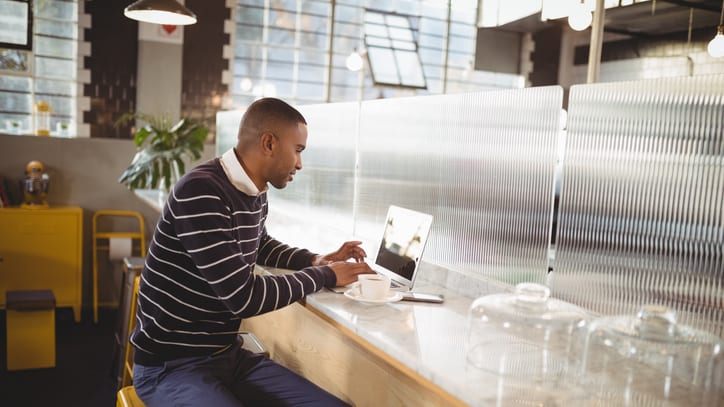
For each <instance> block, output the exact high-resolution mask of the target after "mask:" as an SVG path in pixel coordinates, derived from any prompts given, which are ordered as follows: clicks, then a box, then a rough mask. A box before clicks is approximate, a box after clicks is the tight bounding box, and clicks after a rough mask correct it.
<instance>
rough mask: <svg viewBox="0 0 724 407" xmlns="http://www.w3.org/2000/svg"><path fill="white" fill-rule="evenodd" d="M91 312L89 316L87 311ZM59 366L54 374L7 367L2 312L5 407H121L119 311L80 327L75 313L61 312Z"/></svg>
mask: <svg viewBox="0 0 724 407" xmlns="http://www.w3.org/2000/svg"><path fill="white" fill-rule="evenodd" d="M86 311H87V312H86ZM55 319H56V321H55V322H56V330H55V332H56V366H55V367H54V368H49V369H34V370H19V371H12V372H8V371H7V368H6V363H5V360H6V346H5V311H4V310H3V311H0V406H3V407H35V406H44V407H45V406H54V407H55V406H61V407H65V406H68V407H70V406H72V407H85V406H88V407H113V406H115V405H116V404H115V403H116V379H115V375H116V373H115V360H114V359H115V358H114V351H115V340H114V332H115V329H116V310H115V309H100V310H99V318H98V323H97V324H94V323H93V320H92V313H91V310H90V309H88V310H83V315H82V319H81V322H80V323H76V322H75V321H73V312H72V310H71V309H70V308H67V309H65V308H59V309H57V310H56V316H55Z"/></svg>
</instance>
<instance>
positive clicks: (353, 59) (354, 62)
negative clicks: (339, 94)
mask: <svg viewBox="0 0 724 407" xmlns="http://www.w3.org/2000/svg"><path fill="white" fill-rule="evenodd" d="M345 64H346V65H347V69H349V70H350V71H352V72H357V71H359V70H360V69H362V65H363V64H364V61H362V55H360V54H359V52H357V50H354V51H352V53H351V54H349V56H348V57H347V60H346V61H345Z"/></svg>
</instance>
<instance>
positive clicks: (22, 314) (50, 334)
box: [5, 290, 55, 370]
mask: <svg viewBox="0 0 724 407" xmlns="http://www.w3.org/2000/svg"><path fill="white" fill-rule="evenodd" d="M5 295H6V302H5V303H6V304H7V306H6V307H7V312H6V319H5V326H6V335H7V338H6V339H7V369H8V370H23V369H38V368H47V367H55V296H54V295H53V291H51V290H20V291H7V292H6V294H5Z"/></svg>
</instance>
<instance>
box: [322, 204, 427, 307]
mask: <svg viewBox="0 0 724 407" xmlns="http://www.w3.org/2000/svg"><path fill="white" fill-rule="evenodd" d="M431 227H432V215H428V214H426V213H422V212H417V211H413V210H411V209H406V208H401V207H399V206H395V205H391V206H390V207H389V209H388V210H387V218H386V219H385V224H384V228H383V230H382V237H381V239H380V246H379V248H378V250H377V253H376V257H375V262H374V264H370V267H371V268H372V269H373V270H374V271H376V272H377V273H379V274H382V275H384V276H387V277H389V279H390V282H391V288H392V289H393V290H397V291H410V290H412V286H413V284H414V283H415V277H417V273H418V271H419V269H420V261H421V260H422V252H423V250H424V249H425V244H426V243H427V238H428V236H429V234H430V228H431ZM353 284H354V283H353ZM351 285H352V284H350V285H348V286H344V287H335V288H334V289H333V291H335V292H338V293H341V292H344V291H346V290H347V289H349V288H350V287H351Z"/></svg>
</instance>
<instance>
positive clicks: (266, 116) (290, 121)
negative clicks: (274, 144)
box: [239, 98, 307, 140]
mask: <svg viewBox="0 0 724 407" xmlns="http://www.w3.org/2000/svg"><path fill="white" fill-rule="evenodd" d="M297 123H304V124H305V125H306V124H307V121H306V120H305V119H304V116H302V114H301V113H299V111H298V110H297V109H295V108H293V107H292V106H290V105H289V104H288V103H287V102H285V101H283V100H281V99H277V98H262V99H259V100H257V101H255V102H254V103H252V104H251V105H250V106H249V108H248V109H246V112H245V113H244V116H243V117H242V118H241V125H240V126H239V139H240V140H242V138H244V139H246V140H250V139H253V138H255V137H257V136H259V135H261V133H263V132H265V131H274V128H275V127H277V126H278V125H280V124H281V125H295V124H297Z"/></svg>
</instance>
